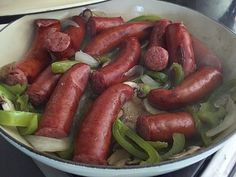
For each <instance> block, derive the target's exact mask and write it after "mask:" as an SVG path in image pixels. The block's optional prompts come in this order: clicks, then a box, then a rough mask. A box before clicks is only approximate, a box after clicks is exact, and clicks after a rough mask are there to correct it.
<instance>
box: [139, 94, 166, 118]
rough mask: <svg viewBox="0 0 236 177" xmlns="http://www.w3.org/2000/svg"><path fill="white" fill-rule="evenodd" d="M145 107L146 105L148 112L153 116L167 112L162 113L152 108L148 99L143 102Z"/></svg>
mask: <svg viewBox="0 0 236 177" xmlns="http://www.w3.org/2000/svg"><path fill="white" fill-rule="evenodd" d="M143 105H144V107H145V109H146V111H147V112H149V113H151V114H159V113H163V112H165V111H161V110H158V109H156V108H154V107H152V106H151V105H150V104H149V103H148V100H147V98H145V99H144V100H143Z"/></svg>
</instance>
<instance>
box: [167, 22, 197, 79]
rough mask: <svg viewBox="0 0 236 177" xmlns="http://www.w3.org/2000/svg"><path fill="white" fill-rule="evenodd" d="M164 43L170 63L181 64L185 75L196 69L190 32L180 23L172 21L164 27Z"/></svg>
mask: <svg viewBox="0 0 236 177" xmlns="http://www.w3.org/2000/svg"><path fill="white" fill-rule="evenodd" d="M166 45H167V50H168V52H169V55H170V64H172V63H174V62H175V63H179V64H181V65H182V66H183V70H184V74H185V76H188V75H189V74H191V73H193V72H194V71H195V70H196V62H195V58H194V52H193V47H192V40H191V37H190V34H189V33H188V31H187V29H186V28H185V26H184V25H183V24H182V23H172V24H170V25H168V26H167V28H166Z"/></svg>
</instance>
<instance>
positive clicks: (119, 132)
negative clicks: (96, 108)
mask: <svg viewBox="0 0 236 177" xmlns="http://www.w3.org/2000/svg"><path fill="white" fill-rule="evenodd" d="M112 133H113V136H114V138H115V139H116V141H117V142H118V143H119V144H120V145H121V146H122V147H123V148H124V149H125V150H127V151H128V152H129V153H130V154H132V155H133V156H135V157H138V158H140V159H142V160H145V161H143V162H142V163H141V164H152V163H155V162H159V161H160V160H161V157H160V156H159V154H158V153H157V151H156V150H155V149H154V148H153V147H152V146H151V145H150V144H149V143H147V142H146V141H145V140H143V139H142V138H141V137H139V136H138V135H137V134H136V133H135V132H134V131H133V130H131V129H130V128H128V127H127V126H126V125H125V124H123V123H122V122H121V121H120V120H119V119H117V120H116V121H115V122H114V124H113V128H112ZM127 139H129V140H131V141H132V142H134V143H135V145H137V146H138V147H139V149H138V148H137V147H135V146H134V145H132V144H131V143H130V142H129V141H128V140H127ZM140 149H142V150H143V151H141V150H140Z"/></svg>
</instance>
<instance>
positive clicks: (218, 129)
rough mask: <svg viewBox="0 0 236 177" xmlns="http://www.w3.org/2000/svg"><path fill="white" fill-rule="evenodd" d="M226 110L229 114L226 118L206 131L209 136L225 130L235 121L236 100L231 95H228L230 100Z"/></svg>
mask: <svg viewBox="0 0 236 177" xmlns="http://www.w3.org/2000/svg"><path fill="white" fill-rule="evenodd" d="M226 112H227V115H226V116H225V118H224V120H223V121H222V122H221V123H220V124H219V125H218V126H216V127H215V128H213V129H210V130H208V131H207V132H206V136H208V137H212V136H215V135H217V134H219V133H221V132H223V131H224V130H226V129H227V128H229V127H230V126H232V125H233V124H234V123H235V121H236V116H235V115H236V105H235V104H234V101H233V100H232V99H231V98H230V97H228V102H227V104H226Z"/></svg>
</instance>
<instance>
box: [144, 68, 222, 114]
mask: <svg viewBox="0 0 236 177" xmlns="http://www.w3.org/2000/svg"><path fill="white" fill-rule="evenodd" d="M222 79H223V78H222V74H221V72H219V71H218V70H217V69H215V68H212V67H204V68H200V69H199V70H198V71H196V72H195V73H193V74H191V75H189V76H188V77H187V78H186V79H185V80H184V81H183V82H182V83H181V84H180V85H178V86H177V87H176V88H174V89H171V90H167V89H154V90H151V92H149V94H148V95H147V99H148V102H149V103H150V104H151V105H152V106H154V107H156V108H158V109H163V110H172V109H177V108H181V107H183V106H187V105H189V104H192V103H196V102H198V101H200V100H201V99H202V98H204V97H205V96H207V95H208V94H209V93H211V91H213V90H214V89H215V88H216V87H217V86H219V85H220V84H221V82H222Z"/></svg>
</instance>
